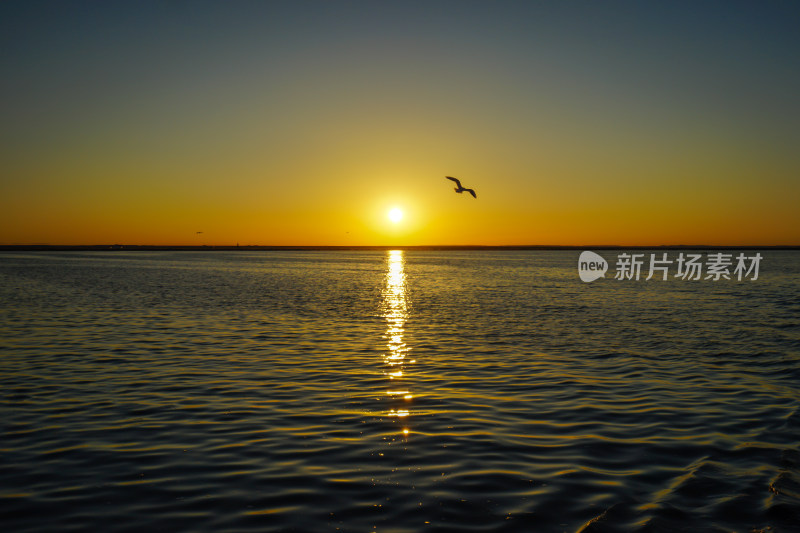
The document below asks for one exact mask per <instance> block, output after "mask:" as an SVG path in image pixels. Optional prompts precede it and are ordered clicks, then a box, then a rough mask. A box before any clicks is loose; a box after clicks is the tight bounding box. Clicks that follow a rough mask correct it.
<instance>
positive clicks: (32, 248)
mask: <svg viewBox="0 0 800 533" xmlns="http://www.w3.org/2000/svg"><path fill="white" fill-rule="evenodd" d="M326 250H330V251H334V250H353V251H358V250H365V251H370V250H434V251H444V250H498V251H502V250H800V245H775V246H757V245H741V246H729V245H725V246H714V245H703V244H695V245H692V244H677V245H660V246H641V245H636V246H622V245H580V246H578V245H564V246H556V245H506V246H481V245H418V246H262V245H253V246H235V245H234V246H228V245H223V246H211V245H209V246H197V245H192V246H188V245H187V246H161V245H143V244H105V245H103V244H88V245H58V244H0V252H110V251H127V252H135V251H143V252H151V251H165V252H210V251H225V252H231V251H250V252H252V251H326Z"/></svg>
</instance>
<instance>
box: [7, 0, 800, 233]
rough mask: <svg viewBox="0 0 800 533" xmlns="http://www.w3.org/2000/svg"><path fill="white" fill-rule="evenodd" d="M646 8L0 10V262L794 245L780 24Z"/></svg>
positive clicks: (795, 144) (797, 117) (746, 12)
mask: <svg viewBox="0 0 800 533" xmlns="http://www.w3.org/2000/svg"><path fill="white" fill-rule="evenodd" d="M653 4H654V3H651V2H596V1H591V2H589V1H587V2H571V1H565V2H555V1H553V2H466V1H455V2H444V1H438V2H437V1H432V2H408V1H403V2H336V1H330V2H32V1H25V2H14V1H5V2H0V42H1V43H2V44H0V47H1V48H0V72H2V75H1V76H0V99H1V100H0V101H2V104H1V105H2V107H1V108H0V136H1V138H0V141H1V142H0V244H33V243H47V244H113V243H122V244H162V245H172V244H174V245H183V244H209V245H214V244H218V245H231V244H236V243H240V244H242V245H256V244H258V245H448V244H460V245H463V244H476V245H508V244H544V245H547V244H567V245H583V244H586V245H591V244H595V245H599V244H619V245H661V244H711V245H714V244H719V245H736V244H743V245H753V244H754V245H775V244H793V245H798V244H800V31H798V28H800V3H798V2H789V1H787V2H780V1H774V2H736V1H720V2H702V1H700V2H694V1H693V2H660V3H658V5H653ZM446 175H449V176H456V177H458V178H460V179H461V180H462V181H463V182H464V185H465V186H467V187H473V188H475V190H476V191H477V194H478V198H477V199H473V198H472V197H470V196H468V195H466V194H456V193H454V192H453V187H452V183H450V182H449V181H447V180H445V179H444V177H445V176H446ZM393 208H397V209H399V210H400V211H401V212H402V218H401V219H400V220H399V221H392V220H390V218H389V216H388V215H389V212H390V210H392V209H393ZM199 231H202V232H203V233H201V234H198V233H197V232H199Z"/></svg>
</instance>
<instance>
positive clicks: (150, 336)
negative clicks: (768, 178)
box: [0, 251, 800, 532]
mask: <svg viewBox="0 0 800 533" xmlns="http://www.w3.org/2000/svg"><path fill="white" fill-rule="evenodd" d="M600 253H601V254H603V255H605V256H606V258H607V259H608V260H609V262H611V263H612V270H613V261H614V259H616V258H615V257H614V256H615V255H616V254H617V252H613V253H612V252H602V251H601V252H600ZM748 253H749V252H748ZM671 254H672V256H673V258H675V257H677V254H678V252H674V251H673V252H671ZM761 254H762V256H763V259H762V261H761V265H760V272H759V277H758V279H756V280H752V279H746V280H743V281H736V280H731V281H728V280H724V279H722V280H720V281H714V280H712V279H709V280H705V279H701V280H699V281H688V280H682V279H676V278H674V276H671V279H670V280H667V281H663V280H661V279H651V280H649V281H645V280H644V279H641V280H639V281H636V280H615V279H613V271H612V272H609V273H608V275H607V278H606V279H600V280H597V281H595V282H593V283H584V282H582V281H581V280H580V278H579V277H578V270H577V262H578V255H579V252H578V251H574V252H573V251H556V252H552V251H524V252H522V251H446V252H435V251H405V252H403V251H386V252H382V251H351V252H347V251H339V252H331V251H322V252H313V251H306V252H210V253H203V252H108V253H27V254H25V253H3V254H0V526H2V529H3V531H14V532H25V531H31V532H33V531H36V532H40V531H131V532H143V531H169V532H175V531H264V532H279V531H280V532H282V531H298V532H317V531H320V532H325V531H352V532H370V531H385V532H390V531H391V532H417V531H421V532H434V531H486V532H489V531H492V532H494V531H510V532H517V531H519V532H527V531H542V532H550V531H553V532H560V531H567V532H578V531H584V532H589V531H591V532H605V531H613V532H629V531H664V532H672V531H684V530H685V531H719V532H729V531H737V532H751V531H764V532H767V531H769V532H795V531H800V449H799V446H800V253H798V252H793V251H762V252H761ZM643 277H644V276H643Z"/></svg>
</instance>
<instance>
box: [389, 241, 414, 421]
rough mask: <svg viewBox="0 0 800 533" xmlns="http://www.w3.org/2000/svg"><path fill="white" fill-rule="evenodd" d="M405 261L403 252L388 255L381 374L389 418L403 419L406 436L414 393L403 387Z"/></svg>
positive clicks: (394, 251) (405, 363)
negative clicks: (386, 384) (385, 385)
mask: <svg viewBox="0 0 800 533" xmlns="http://www.w3.org/2000/svg"><path fill="white" fill-rule="evenodd" d="M406 292H407V291H406V274H405V258H404V257H403V251H402V250H390V251H389V253H388V255H387V270H386V287H385V288H384V290H383V317H384V318H385V319H386V333H385V335H384V337H385V338H386V351H385V352H384V356H383V362H384V363H385V364H386V367H385V368H384V375H385V376H387V377H388V378H389V380H390V383H389V387H390V388H389V389H388V390H387V391H386V394H387V396H388V397H389V398H390V404H391V405H390V409H389V411H388V412H387V413H386V414H387V415H388V416H391V417H397V418H398V419H401V420H402V422H401V423H402V424H403V428H402V433H403V435H408V433H409V429H408V427H407V419H408V417H409V416H410V414H411V413H410V411H409V403H410V401H411V399H412V398H413V394H411V392H410V391H409V390H408V388H407V387H405V386H404V384H403V377H404V367H405V365H407V364H408V363H409V361H407V360H406V356H407V355H408V352H409V347H408V346H407V345H406V343H405V341H404V340H403V333H404V331H405V325H406V320H407V319H408V297H407V294H406Z"/></svg>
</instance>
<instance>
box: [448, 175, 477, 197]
mask: <svg viewBox="0 0 800 533" xmlns="http://www.w3.org/2000/svg"><path fill="white" fill-rule="evenodd" d="M445 178H447V179H449V180H450V181H454V182H456V185H457V187H456V188H455V189H453V190H454V191H456V192H457V193H458V194H461V193H462V192H468V193H470V194H471V195H472V197H473V198H477V197H478V195H477V194H475V191H474V190H472V189H467V188H466V187H463V186H462V185H461V182H460V181H458V180H457V179H456V178H451V177H450V176H445Z"/></svg>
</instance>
